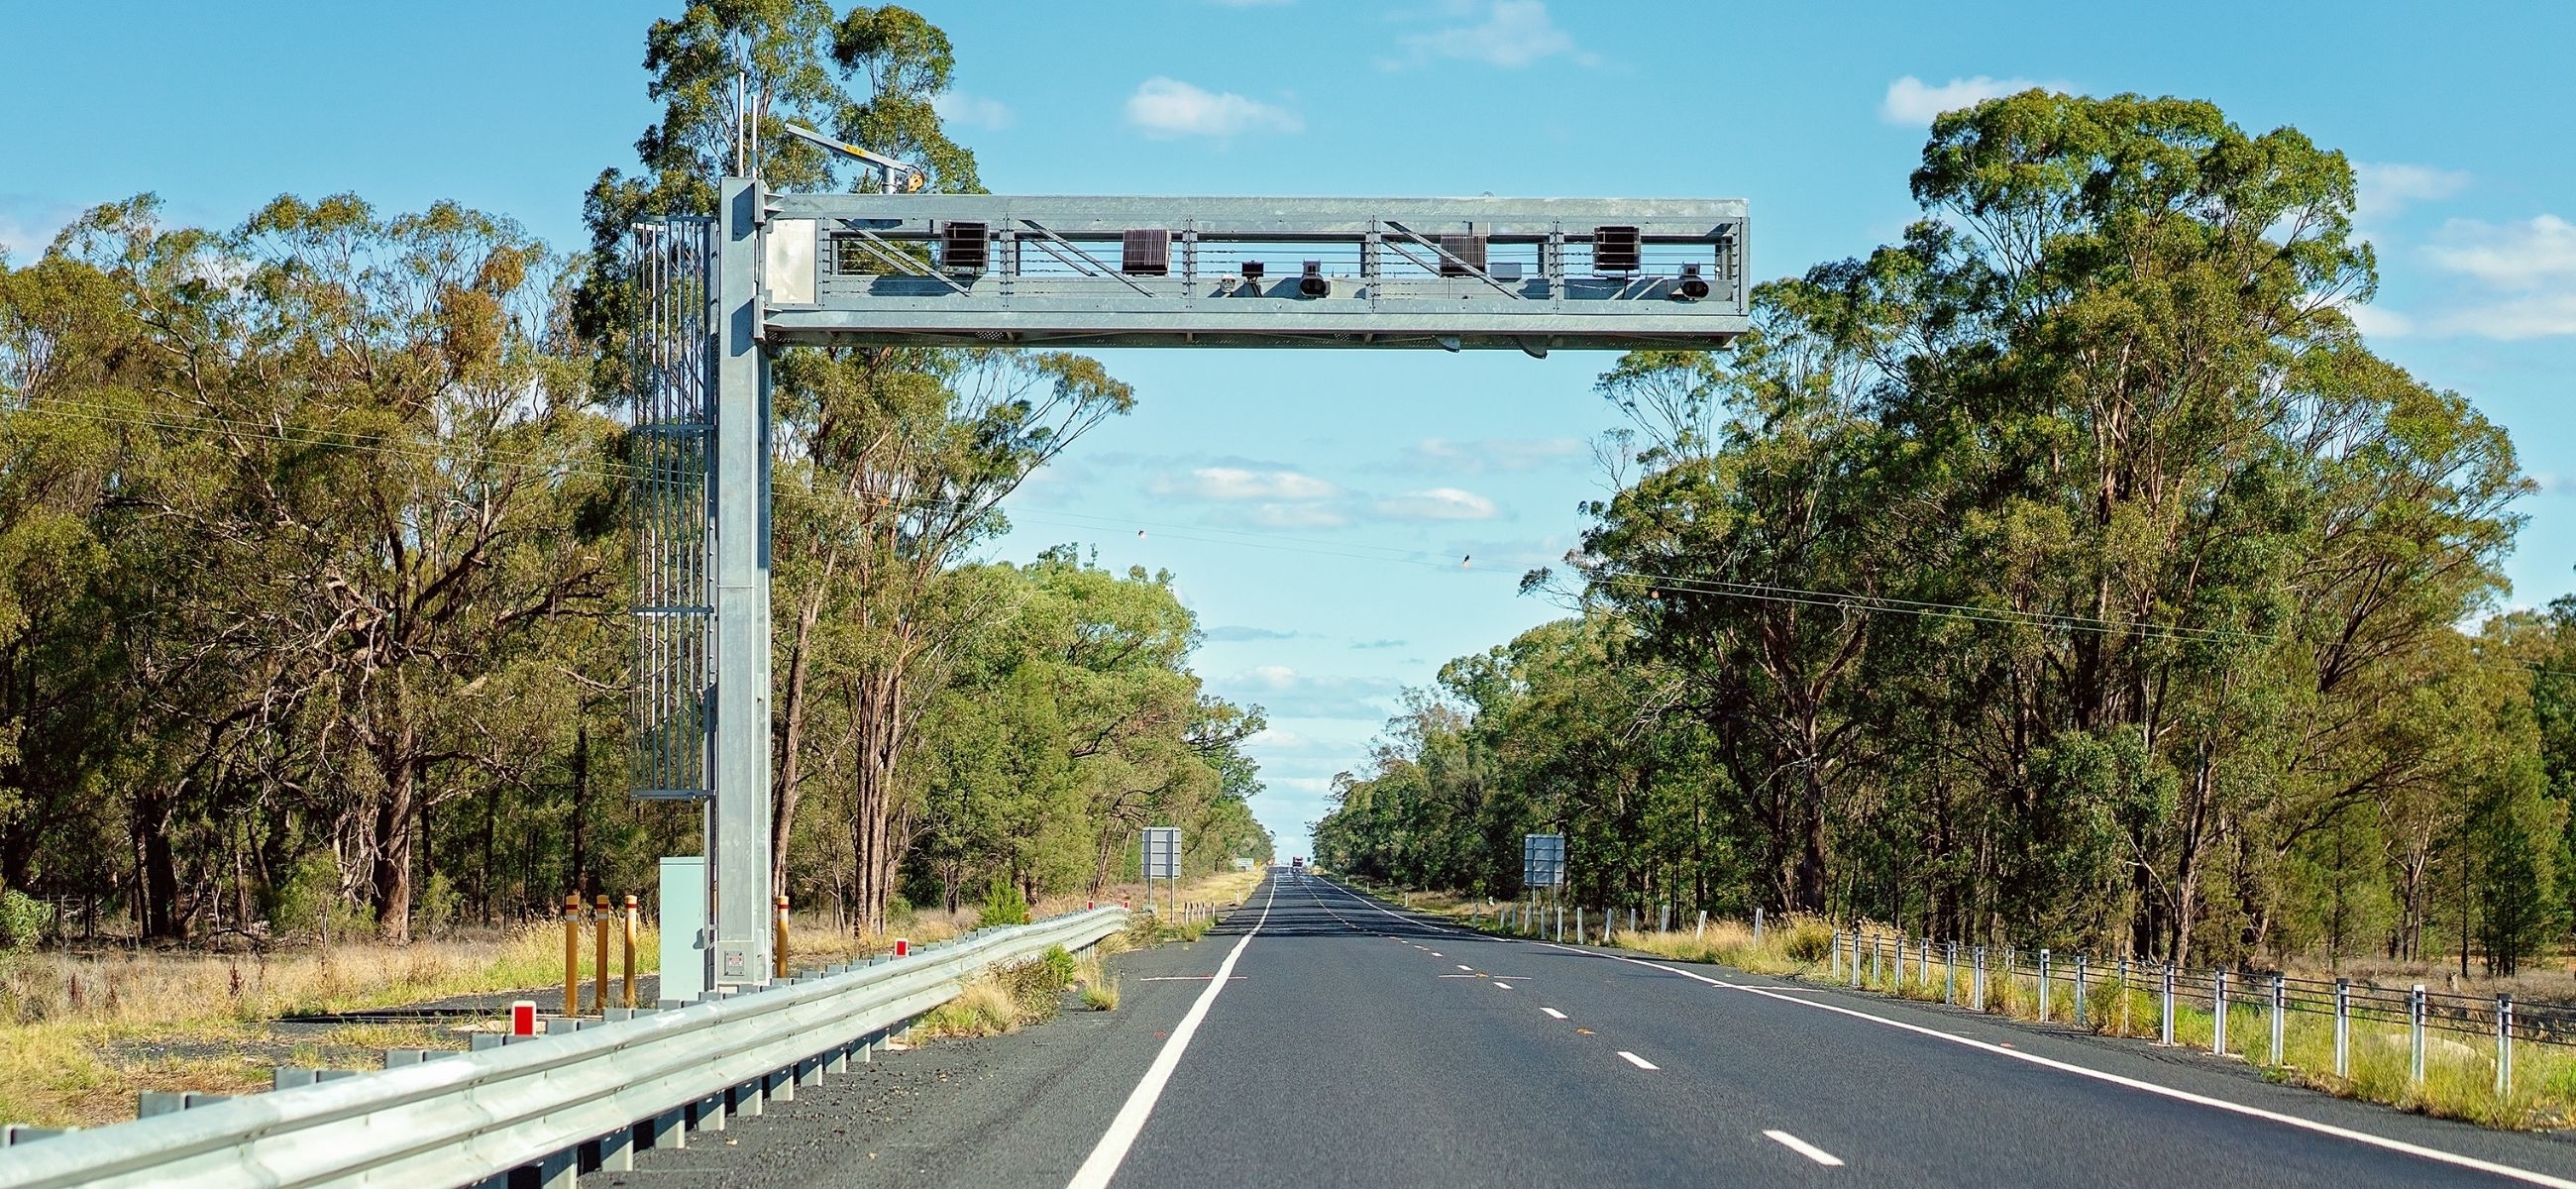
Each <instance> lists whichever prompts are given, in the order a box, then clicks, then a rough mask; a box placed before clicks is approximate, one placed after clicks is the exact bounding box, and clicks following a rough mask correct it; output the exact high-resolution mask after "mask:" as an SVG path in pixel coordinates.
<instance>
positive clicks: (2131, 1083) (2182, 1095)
mask: <svg viewBox="0 0 2576 1189" xmlns="http://www.w3.org/2000/svg"><path fill="white" fill-rule="evenodd" d="M1539 944H1541V945H1548V946H1549V948H1551V949H1559V950H1564V951H1565V952H1567V953H1570V954H1584V955H1587V956H1590V957H1595V958H1608V959H1610V960H1611V961H1613V962H1626V963H1628V964H1629V965H1631V966H1645V967H1649V968H1651V969H1655V970H1661V971H1663V972H1665V973H1667V974H1678V975H1680V976H1682V977H1683V978H1686V979H1691V980H1694V981H1697V982H1703V983H1706V984H1708V985H1709V986H1712V987H1724V988H1726V989H1728V990H1731V991H1743V992H1746V993H1748V994H1753V995H1760V996H1763V997H1764V998H1767V999H1777V1000H1779V1001H1780V1002H1782V1003H1795V1004H1797V1005H1799V1006H1800V1007H1812V1008H1815V1009H1816V1010H1818V1011H1829V1012H1833V1013H1835V1014H1836V1015H1844V1016H1850V1017H1851V1018H1853V1019H1856V1020H1867V1021H1869V1022H1871V1023H1873V1024H1884V1025H1886V1026H1888V1027H1890V1028H1896V1029H1901V1030H1903V1031H1906V1032H1912V1033H1915V1034H1917V1035H1920V1036H1928V1037H1931V1038H1933V1039H1934V1040H1946V1041H1948V1042H1950V1043H1951V1044H1956V1045H1966V1046H1967V1047H1969V1048H1972V1049H1978V1050H1982V1051H1984V1052H1988V1053H1992V1054H1994V1055H1996V1056H1998V1057H2010V1058H2012V1059H2013V1060H2015V1061H2027V1062H2029V1063H2031V1064H2033V1065H2038V1066H2043V1067H2045V1068H2048V1069H2055V1070H2059V1071H2062V1072H2065V1073H2071V1074H2074V1075H2076V1076H2077V1077H2087V1078H2092V1079H2093V1080H2095V1081H2099V1082H2109V1083H2111V1084H2112V1085H2115V1086H2126V1087H2128V1088H2130V1089H2132V1090H2143V1091H2145V1092H2147V1093H2149V1094H2155V1095H2159V1096H2161V1097H2165V1098H2170V1099H2173V1100H2175V1101H2177V1102H2189V1103H2194V1104H2197V1105H2200V1106H2205V1107H2210V1108H2212V1109H2215V1110H2222V1111H2226V1112H2229V1113H2230V1114H2238V1115H2244V1116H2246V1117H2247V1118H2253V1119H2262V1120H2265V1121H2266V1122H2272V1123H2279V1124H2281V1125H2283V1126H2285V1127H2296V1128H2298V1129H2299V1130H2301V1131H2312V1132H2315V1133H2317V1134H2319V1135H2331V1136H2334V1137H2335V1138H2337V1139H2348V1140H2351V1141H2352V1142H2354V1143H2357V1144H2366V1145H2368V1146H2370V1147H2374V1148H2378V1149H2380V1150H2382V1151H2388V1152H2402V1153H2405V1154H2406V1155H2409V1156H2415V1157H2420V1158H2422V1159H2425V1160H2430V1161H2433V1162H2434V1163H2436V1164H2447V1165H2450V1166H2451V1167H2453V1168H2466V1169H2474V1170H2476V1171H2478V1172H2482V1173H2491V1174H2494V1175H2496V1176H2499V1177H2504V1178H2507V1179H2509V1180H2515V1181H2520V1182H2522V1183H2524V1184H2526V1185H2546V1186H2549V1189H2576V1181H2571V1180H2568V1179H2567V1178H2565V1177H2554V1176H2551V1175H2549V1174H2548V1173H2544V1172H2533V1171H2531V1170H2530V1169H2526V1168H2515V1167H2514V1166H2512V1165H2510V1164H2498V1163H2496V1162H2494V1161H2492V1160H2480V1159H2478V1158H2477V1157H2475V1156H2462V1155H2459V1154H2458V1153H2455V1152H2445V1151H2443V1150H2441V1149H2439V1148H2427V1147H2425V1146H2423V1145H2421V1144H2410V1143H2407V1142H2406V1141H2405V1140H2402V1139H2390V1138H2388V1137H2386V1136H2383V1135H2372V1134H2371V1133H2369V1132H2367V1131H2355V1130H2353V1129H2351V1128H2349V1127H2337V1126H2335V1125H2334V1124H2332V1123H2320V1122H2317V1121H2316V1120H2314V1119H2302V1118H2300V1117H2299V1116H2297V1115H2285V1114H2282V1113H2281V1112H2279V1111H2268V1110H2265V1109H2263V1108H2261V1107H2259V1106H2247V1105H2245V1104H2244V1103H2241V1102H2229V1101H2227V1100H2226V1099H2224V1098H2212V1097H2210V1096H2208V1095H2206V1094H2194V1093H2192V1092H2191V1091H2189V1090H2177V1089H2174V1088H2173V1087H2171V1086H2160V1085H2157V1084H2156V1083H2154V1082H2150V1081H2144V1080H2141V1079H2139V1078H2133V1077H2125V1076H2122V1075H2120V1074H2116V1073H2112V1072H2109V1071H2108V1070H2101V1069H2094V1068H2092V1067H2090V1066H2084V1065H2077V1064H2075V1063H2074V1062H2072V1061H2059V1060H2056V1059H2054V1058H2050V1057H2042V1056H2040V1055H2038V1054H2036V1053H2025V1052H2023V1051H2021V1050H2020V1049H2015V1048H2007V1047H2005V1046H2003V1045H1999V1044H1988V1043H1986V1042H1985V1041H1982V1040H1971V1039H1969V1038H1968V1037H1965V1036H1961V1035H1959V1034H1957V1033H1955V1032H1943V1031H1940V1030H1939V1029H1936V1028H1926V1027H1924V1026H1922V1025H1920V1024H1909V1023H1906V1022H1905V1021H1903V1020H1892V1019H1889V1018H1888V1017H1886V1016H1882V1015H1874V1014H1872V1013H1870V1012H1865V1011H1861V1010H1858V1009H1856V1008H1849V1007H1843V1006H1841V1005H1839V1004H1832V1003H1819V1002H1817V1001H1815V1000H1813V999H1801V998H1799V997H1797V996H1795V995H1783V994H1781V993H1779V992H1777V991H1774V990H1771V989H1769V988H1767V987H1753V986H1746V985H1744V984H1741V983H1730V982H1727V981H1726V980H1724V979H1716V978H1710V977H1708V976H1707V975H1704V974H1694V973H1692V972H1690V971H1687V970H1683V969H1681V968H1680V967H1677V966H1667V965H1664V964H1663V963H1661V962H1641V961H1639V960H1637V959H1635V958H1622V957H1620V956H1618V955H1616V954H1604V953H1600V952H1598V951H1593V950H1578V949H1575V948H1574V947H1572V946H1563V945H1552V944H1550V943H1547V942H1541V943H1539Z"/></svg>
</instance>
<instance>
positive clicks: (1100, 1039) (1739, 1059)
mask: <svg viewBox="0 0 2576 1189" xmlns="http://www.w3.org/2000/svg"><path fill="white" fill-rule="evenodd" d="M1120 961H1121V962H1123V963H1127V964H1128V965H1126V966H1125V967H1123V968H1122V969H1123V970H1124V971H1125V972H1126V973H1124V974H1123V975H1122V977H1123V978H1125V979H1127V980H1129V981H1128V982H1127V985H1128V987H1129V989H1130V996H1131V1000H1132V1001H1131V1002H1130V1003H1128V1004H1126V1005H1123V1006H1122V1007H1121V1009H1120V1010H1119V1011H1118V1012H1116V1013H1110V1014H1108V1015H1106V1016H1091V1017H1083V1018H1077V1017H1070V1016H1069V1017H1066V1018H1064V1019H1060V1020H1058V1021H1057V1022H1055V1023H1051V1024H1047V1025H1044V1026H1041V1027H1039V1028H1036V1029H1032V1030H1030V1031H1028V1032H1026V1033H1023V1034H1021V1036H1019V1037H1012V1038H1001V1039H1000V1040H997V1041H993V1042H977V1043H978V1044H983V1045H988V1046H995V1047H991V1048H988V1049H986V1050H983V1051H981V1052H978V1051H975V1050H972V1049H969V1048H968V1047H967V1046H942V1045H934V1046H931V1047H930V1048H928V1049H925V1050H922V1051H920V1052H918V1053H910V1054H897V1055H894V1056H892V1057H890V1058H888V1059H887V1060H886V1061H884V1062H881V1063H880V1065H879V1066H878V1067H876V1068H877V1070H879V1071H896V1070H899V1069H900V1068H901V1067H902V1066H903V1064H904V1063H905V1062H906V1061H911V1060H916V1059H918V1060H919V1061H920V1062H921V1065H920V1068H923V1069H928V1068H933V1067H936V1068H941V1069H952V1070H953V1072H952V1073H950V1074H948V1075H946V1076H944V1077H943V1079H942V1080H941V1082H940V1083H939V1087H938V1089H937V1090H936V1091H935V1092H933V1093H931V1094H930V1095H928V1096H927V1097H925V1096H923V1095H922V1094H921V1093H920V1092H919V1090H920V1088H919V1087H915V1089H914V1091H913V1096H914V1097H913V1101H914V1104H915V1106H916V1108H917V1109H914V1110H912V1111H911V1112H909V1113H908V1114H902V1117H894V1114H896V1113H889V1112H888V1111H886V1110H885V1109H884V1104H885V1102H886V1101H888V1099H887V1097H886V1094H887V1089H886V1087H885V1086H884V1085H880V1086H878V1087H877V1088H876V1089H874V1090H871V1089H870V1088H869V1086H868V1084H867V1078H865V1077H863V1078H861V1079H858V1080H856V1081H854V1082H852V1083H850V1084H849V1086H848V1088H847V1089H846V1090H845V1091H843V1093H844V1094H845V1095H846V1096H847V1101H846V1102H844V1103H842V1104H841V1105H838V1106H835V1105H832V1104H831V1103H829V1102H826V1101H825V1099H824V1098H823V1097H822V1096H821V1095H818V1094H817V1093H816V1092H814V1091H810V1090H809V1091H807V1092H806V1098H805V1099H804V1100H801V1101H799V1102H797V1103H795V1104H793V1106H792V1107H790V1108H787V1109H785V1110H780V1109H775V1108H774V1109H773V1111H772V1112H771V1115H770V1116H769V1117H767V1118H764V1119H759V1120H746V1121H738V1122H737V1123H736V1124H735V1129H734V1130H733V1131H732V1132H730V1133H728V1136H727V1138H729V1139H732V1140H734V1143H735V1145H738V1146H736V1147H729V1148H724V1149H719V1150H717V1151H714V1152H709V1151H708V1149H707V1145H704V1144H701V1145H700V1146H699V1147H696V1148H693V1149H691V1151H690V1153H689V1154H688V1155H689V1156H690V1157H691V1159H690V1160H689V1161H687V1163H686V1165H685V1167H683V1166H681V1165H678V1164H673V1163H671V1162H670V1158H674V1157H679V1156H681V1155H683V1154H681V1153H669V1154H664V1153H646V1154H645V1159H644V1162H643V1163H642V1164H640V1165H639V1168H641V1169H644V1170H648V1171H645V1172H639V1173H638V1174H628V1176H630V1177H633V1178H636V1179H633V1180H629V1181H626V1182H625V1183H629V1184H638V1185H658V1184H672V1185H677V1184H684V1183H685V1184H691V1185H703V1184H745V1185H750V1184H767V1183H797V1184H853V1185H862V1184H957V1185H1005V1184H1026V1185H1050V1186H1054V1185H1070V1186H1102V1185H1106V1186H1117V1187H1120V1189H1133V1187H1144V1186H1179V1185H1189V1186H1204V1185H1271V1184H1288V1183H1297V1184H1302V1185H1327V1186H1339V1185H1352V1186H1362V1185H1392V1186H1409V1185H1440V1184H1494V1185H1704V1184H1729V1185H1739V1184H1740V1185H1806V1184H1817V1185H1863V1184H1866V1185H1962V1186H1966V1185H1974V1186H1980V1187H1984V1186H2007V1185H2117V1186H2131V1185H2134V1186H2157V1187H2160V1189H2172V1187H2174V1186H2187V1185H2238V1184H2247V1185H2251V1184H2260V1185H2264V1186H2310V1185H2312V1186H2338V1187H2340V1186H2369V1185H2386V1186H2420V1185H2509V1184H2516V1183H2522V1184H2543V1185H2567V1186H2571V1187H2576V1145H2571V1144H2570V1143H2568V1142H2566V1141H2563V1140H2560V1139H2557V1138H2554V1137H2548V1136H2534V1135H2519V1134H2508V1133H2500V1132H2492V1131H2486V1130H2483V1129H2480V1128H2476V1127H2472V1126H2468V1125H2465V1124H2456V1123H2448V1122H2443V1121H2440V1120H2433V1119H2426V1118H2422V1117H2418V1116H2412V1115H2405V1114H2400V1113H2397V1112H2394V1111H2390V1110H2387V1109H2384V1108H2380V1107H2374V1106H2369V1105H2365V1104H2360V1103H2353V1102H2346V1101H2341V1100H2337V1099H2333V1098H2329V1097H2326V1096H2324V1095H2320V1094H2316V1093H2313V1092H2309V1091H2304V1090H2299V1089H2295V1088H2292V1087H2286V1086H2278V1085H2273V1084H2270V1083H2267V1082H2265V1081H2263V1080H2261V1078H2260V1077H2259V1076H2258V1075H2256V1074H2255V1073H2254V1072H2253V1071H2251V1070H2249V1069H2248V1068H2246V1066H2245V1065H2244V1064H2243V1063H2241V1062H2233V1061H2222V1060H2218V1059H2212V1058H2208V1057H2206V1056H2195V1055H2190V1054H2185V1053H2179V1052H2173V1051H2159V1050H2155V1049H2151V1048H2147V1047H2144V1046H2140V1045H2137V1044H2135V1043H2133V1042H2123V1041H2107V1040H2103V1039H2100V1038H2095V1037H2091V1036H2089V1035H2083V1034H2078V1033H2074V1032H2072V1031H2068V1030H2062V1029H2039V1028H2033V1027H2030V1026H2027V1025H2015V1024H2007V1023H2002V1022H1998V1021H1994V1020H1991V1019H1989V1018H1985V1017H1980V1016H1976V1015H1972V1014H1970V1013H1966V1012H1963V1011H1957V1010H1953V1009H1946V1008H1941V1007H1937V1006H1929V1005H1916V1004H1909V1003H1900V1002H1895V1001H1891V1000H1888V999H1885V998H1881V997H1878V996H1870V995H1859V994H1847V993H1844V992H1840V991H1837V990H1833V989H1827V988H1818V987H1814V986H1808V985H1803V984H1797V983H1792V982H1788V981H1785V980H1780V979H1774V978H1766V977H1759V976H1751V975H1745V974H1741V973H1737V972H1733V971H1729V970H1726V969H1723V968H1720V967H1713V966H1700V965H1689V964H1680V963H1666V962H1660V961H1649V960H1641V959H1639V958H1637V957H1636V956H1635V955H1628V954H1621V953H1616V952H1610V951H1596V950H1590V949H1585V948H1580V947H1571V946H1557V945H1551V944H1546V943H1540V942H1531V941H1519V940H1508V939H1501V938H1493V937H1486V936H1481V935H1477V934H1473V933H1469V932H1464V931H1460V930H1457V929H1454V928H1451V927H1449V926H1447V925H1445V924H1441V923H1438V922H1434V921H1429V920H1425V919H1422V918H1418V917H1415V916H1412V915H1410V914H1406V913H1403V912H1400V911H1397V910H1394V909H1391V908H1389V907H1387V906H1385V905H1383V904H1380V903H1378V902H1376V901H1373V900H1369V899H1366V898H1364V897H1361V896H1358V895H1355V894H1353V893H1351V892H1349V891H1347V890H1344V889H1342V888H1340V887H1338V886H1336V885H1333V884H1330V883H1327V882H1325V881H1323V880H1320V879H1315V878H1311V877H1298V876H1290V875H1285V874H1282V875H1279V876H1274V877H1273V878H1272V879H1271V880H1270V881H1268V882H1267V883H1265V884H1264V885H1262V887H1261V888H1260V889H1259V890H1258V891H1256V892H1255V893H1254V894H1253V896H1252V898H1251V900H1250V901H1249V902H1248V904H1247V905H1246V907H1245V909H1243V910H1240V911H1238V912H1236V913H1235V914H1233V915H1232V916H1231V917H1229V918H1228V920H1227V922H1226V923H1225V925H1223V926H1221V927H1220V928H1219V929H1218V930H1217V931H1216V932H1213V933H1211V934H1210V935H1209V936H1208V937H1207V938H1206V939H1205V940H1204V941H1202V942H1200V943H1199V944H1197V945H1196V946H1192V947H1189V948H1188V949H1186V950H1183V949H1180V948H1178V947H1163V948H1162V949H1158V950H1154V951H1148V952H1147V953H1144V954H1137V955H1127V956H1125V957H1123V958H1122V959H1120ZM1147 971H1158V972H1160V973H1145V972H1147ZM1220 973H1223V974H1224V975H1226V976H1227V977H1226V978H1225V980H1224V981H1222V982H1217V981H1215V979H1214V978H1213V977H1212V976H1215V975H1218V974H1220ZM1149 979H1150V980H1152V981H1144V980H1149ZM1138 992H1143V993H1142V994H1139V993H1138ZM1059 1029H1066V1030H1065V1031H1057V1030H1059ZM1050 1036H1052V1037H1053V1039H1049V1038H1050ZM1013 1042H1017V1044H1018V1046H1019V1047H1017V1048H1014V1047H1012V1044H1013ZM870 1076H874V1077H878V1078H881V1079H882V1078H886V1077H890V1076H894V1075H893V1074H890V1073H886V1072H878V1073H874V1074H872V1075H870ZM827 1089H828V1087H827ZM897 1113H900V1112H897ZM1033 1137H1034V1138H1033ZM862 1150H865V1151H868V1152H874V1153H877V1155H874V1156H868V1157H862V1156H861V1155H860V1153H861V1151H862ZM793 1153H805V1154H806V1158H805V1159H804V1160H803V1161H802V1162H799V1161H797V1160H791V1159H789V1158H788V1156H787V1155H782V1154H793ZM888 1154H899V1155H900V1159H889V1158H888ZM657 1158H660V1159H658V1160H657ZM657 1168H659V1169H663V1170H666V1171H662V1172H653V1171H650V1170H654V1169H657Z"/></svg>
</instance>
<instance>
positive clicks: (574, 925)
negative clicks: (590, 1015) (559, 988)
mask: <svg viewBox="0 0 2576 1189" xmlns="http://www.w3.org/2000/svg"><path fill="white" fill-rule="evenodd" d="M563 922H564V1014H565V1015H567V1016H577V1015H580V1014H581V893H579V892H575V893H573V894H571V895H569V896H566V897H564V908H563Z"/></svg>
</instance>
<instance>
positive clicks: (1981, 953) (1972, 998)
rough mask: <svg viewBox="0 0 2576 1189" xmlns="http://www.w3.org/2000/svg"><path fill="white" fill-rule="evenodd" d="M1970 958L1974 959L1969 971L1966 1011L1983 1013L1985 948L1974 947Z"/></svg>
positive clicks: (1984, 1005)
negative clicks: (1972, 966)
mask: <svg viewBox="0 0 2576 1189" xmlns="http://www.w3.org/2000/svg"><path fill="white" fill-rule="evenodd" d="M1970 956H1971V957H1972V958H1974V959H1975V964H1974V968H1973V969H1972V970H1971V971H1970V977H1969V981H1968V996H1969V1003H1968V1010H1969V1011H1984V1010H1986V947H1984V946H1982V945H1981V946H1978V947H1976V950H1975V952H1974V953H1973V954H1972V955H1970Z"/></svg>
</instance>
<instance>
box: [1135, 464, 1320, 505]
mask: <svg viewBox="0 0 2576 1189" xmlns="http://www.w3.org/2000/svg"><path fill="white" fill-rule="evenodd" d="M1155 491H1156V492H1157V493H1158V494H1163V495H1189V496H1196V497H1198V498H1200V499H1203V500H1328V499H1333V498H1335V497H1337V496H1339V495H1341V494H1342V489H1341V488H1339V487H1336V486H1334V485H1333V484H1332V483H1330V482H1328V481H1326V480H1323V479H1318V478H1316V477H1314V476H1313V475H1304V474H1299V473H1298V472H1296V471H1290V470H1253V469H1251V468H1248V467H1199V468H1197V469H1196V470H1193V471H1191V472H1190V474H1189V478H1187V479H1182V480H1178V481H1174V480H1170V479H1166V480H1164V481H1162V482H1160V483H1157V484H1155Z"/></svg>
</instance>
